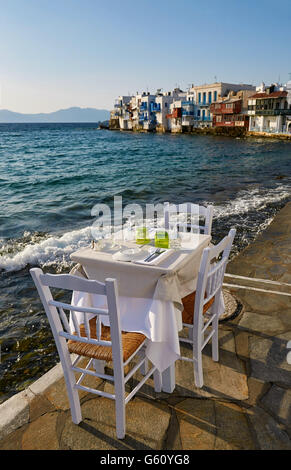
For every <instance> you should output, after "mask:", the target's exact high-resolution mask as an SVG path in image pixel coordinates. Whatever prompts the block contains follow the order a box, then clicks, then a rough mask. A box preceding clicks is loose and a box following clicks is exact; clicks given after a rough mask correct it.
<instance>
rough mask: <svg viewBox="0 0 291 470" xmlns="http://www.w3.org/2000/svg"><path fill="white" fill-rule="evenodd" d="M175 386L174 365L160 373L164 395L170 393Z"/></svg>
mask: <svg viewBox="0 0 291 470" xmlns="http://www.w3.org/2000/svg"><path fill="white" fill-rule="evenodd" d="M175 385H176V380H175V363H174V364H172V365H171V366H170V367H168V368H167V369H166V370H164V372H162V390H163V392H166V393H172V392H173V391H174V388H175Z"/></svg>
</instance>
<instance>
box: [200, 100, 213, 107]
mask: <svg viewBox="0 0 291 470" xmlns="http://www.w3.org/2000/svg"><path fill="white" fill-rule="evenodd" d="M210 105H211V101H201V102H200V103H198V106H200V107H201V106H210Z"/></svg>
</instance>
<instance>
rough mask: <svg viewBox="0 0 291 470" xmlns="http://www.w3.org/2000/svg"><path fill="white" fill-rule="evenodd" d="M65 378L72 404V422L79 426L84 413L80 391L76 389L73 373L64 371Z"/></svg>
mask: <svg viewBox="0 0 291 470" xmlns="http://www.w3.org/2000/svg"><path fill="white" fill-rule="evenodd" d="M63 370H64V368H63ZM64 377H65V382H66V386H67V392H68V397H69V402H70V408H71V416H72V421H73V423H75V424H79V423H80V422H81V421H82V413H81V405H80V398H79V393H78V390H77V389H76V388H75V383H76V382H75V376H74V373H73V372H72V371H66V370H64Z"/></svg>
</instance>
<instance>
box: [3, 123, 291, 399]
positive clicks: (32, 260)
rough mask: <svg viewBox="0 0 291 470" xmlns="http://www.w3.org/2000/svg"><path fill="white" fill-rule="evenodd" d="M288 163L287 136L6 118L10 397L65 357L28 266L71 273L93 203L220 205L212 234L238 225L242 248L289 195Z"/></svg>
mask: <svg viewBox="0 0 291 470" xmlns="http://www.w3.org/2000/svg"><path fill="white" fill-rule="evenodd" d="M290 162H291V143H290V142H284V141H282V142H280V141H275V140H264V139H232V138H223V137H207V136H190V135H177V136H175V135H157V134H133V133H120V132H110V131H105V130H97V129H96V125H95V126H94V124H93V125H92V124H65V125H64V124H62V125H57V124H49V125H46V124H41V125H39V124H26V125H24V124H14V125H12V124H10V125H9V124H0V202H1V210H0V276H1V291H0V341H1V342H2V361H1V364H0V374H1V377H0V394H1V393H2V399H3V398H5V397H7V396H9V395H11V394H13V393H15V391H16V390H17V389H19V388H22V387H24V386H25V385H26V384H27V383H28V382H29V381H31V380H35V379H36V378H37V377H38V376H39V375H41V374H42V373H43V372H44V371H45V370H47V369H48V368H50V367H51V366H52V365H53V364H54V363H55V362H56V360H57V356H56V352H55V348H54V346H53V344H52V341H51V335H50V333H49V331H48V327H47V321H46V318H45V316H44V313H43V310H42V307H41V306H40V303H39V300H38V298H37V294H36V291H35V288H34V286H33V285H32V282H31V280H30V277H29V275H28V268H29V267H31V266H36V265H41V266H44V267H45V268H46V269H50V270H52V271H53V272H55V271H62V270H64V271H68V269H69V268H70V260H69V255H70V253H71V252H72V251H75V250H76V249H77V248H78V247H80V246H83V245H86V244H88V243H89V241H90V238H91V234H90V226H91V224H92V223H93V221H94V218H92V217H91V215H90V213H91V208H92V207H93V205H94V204H96V203H98V202H103V203H107V204H110V205H112V201H113V196H114V195H119V196H122V197H123V202H124V204H127V203H129V202H137V203H140V204H145V203H149V202H151V203H152V202H159V201H161V202H163V201H165V200H169V201H170V202H176V203H179V202H185V201H192V202H197V203H212V204H214V206H215V221H214V227H213V232H214V240H215V241H218V240H219V239H220V238H221V237H223V236H224V235H225V234H226V233H227V231H228V230H229V227H230V226H236V227H237V230H238V235H237V237H236V250H239V249H241V248H243V247H244V246H246V245H247V244H248V243H249V242H250V241H251V240H252V239H253V238H254V237H255V236H256V234H257V233H258V231H260V230H261V229H263V228H264V227H265V226H266V224H267V223H268V222H269V221H270V220H271V218H272V217H273V215H274V214H275V212H276V211H277V210H278V209H279V208H280V207H282V206H283V205H284V203H285V202H286V201H287V200H289V198H290V194H291V165H290ZM0 400H1V396H0Z"/></svg>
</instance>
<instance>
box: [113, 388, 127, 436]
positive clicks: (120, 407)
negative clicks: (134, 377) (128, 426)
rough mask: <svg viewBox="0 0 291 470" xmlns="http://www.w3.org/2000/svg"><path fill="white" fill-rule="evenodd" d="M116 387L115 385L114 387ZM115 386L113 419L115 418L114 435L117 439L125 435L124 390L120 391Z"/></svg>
mask: <svg viewBox="0 0 291 470" xmlns="http://www.w3.org/2000/svg"><path fill="white" fill-rule="evenodd" d="M116 388H117V387H116ZM116 388H115V394H116V399H115V419H116V436H117V439H124V437H125V400H124V392H122V393H120V392H121V391H118V390H117V389H116Z"/></svg>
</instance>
